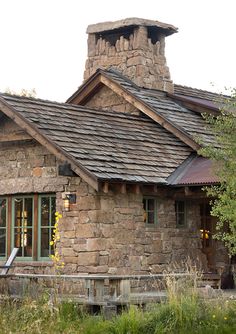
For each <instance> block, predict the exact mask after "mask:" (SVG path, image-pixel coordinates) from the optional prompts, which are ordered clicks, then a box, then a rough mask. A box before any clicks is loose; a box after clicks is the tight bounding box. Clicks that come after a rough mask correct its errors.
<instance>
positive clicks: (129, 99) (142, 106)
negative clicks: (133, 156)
mask: <svg viewBox="0 0 236 334" xmlns="http://www.w3.org/2000/svg"><path fill="white" fill-rule="evenodd" d="M101 81H102V83H104V85H106V86H107V87H109V88H110V89H112V90H113V91H114V92H115V93H116V94H118V95H119V96H121V97H123V98H124V99H125V100H126V101H127V102H129V103H130V104H132V105H134V106H135V107H136V108H137V109H139V110H141V111H142V112H143V113H144V114H145V115H147V116H149V117H150V118H151V119H153V120H154V121H155V122H157V123H158V124H160V125H161V126H162V127H163V128H165V129H166V130H168V131H170V132H171V133H172V134H174V135H175V136H176V137H177V138H179V139H180V140H182V141H183V142H184V143H185V144H186V145H188V146H190V147H191V148H192V149H194V150H195V151H198V150H199V149H200V145H199V144H197V143H196V142H195V141H194V140H193V139H192V138H191V137H190V136H189V135H188V134H187V133H185V132H184V131H183V130H181V129H180V128H178V127H176V126H175V125H174V124H172V123H171V122H169V121H168V120H166V119H165V118H164V117H163V116H161V115H160V114H157V113H156V112H155V111H154V110H152V108H151V107H150V106H149V105H147V104H146V103H144V102H143V101H141V100H140V99H138V98H137V97H135V96H134V95H133V94H131V93H128V92H127V91H126V90H125V89H124V88H122V87H121V86H120V85H119V84H117V83H116V82H114V81H112V80H111V79H110V78H107V77H105V76H104V75H103V76H101Z"/></svg>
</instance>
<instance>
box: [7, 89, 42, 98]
mask: <svg viewBox="0 0 236 334" xmlns="http://www.w3.org/2000/svg"><path fill="white" fill-rule="evenodd" d="M5 93H7V94H10V95H19V96H24V97H33V98H35V97H36V95H37V93H36V90H35V88H33V89H25V88H22V89H21V90H20V92H15V91H14V90H12V89H10V88H7V89H6V91H5Z"/></svg>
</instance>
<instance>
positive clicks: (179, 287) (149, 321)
mask: <svg viewBox="0 0 236 334" xmlns="http://www.w3.org/2000/svg"><path fill="white" fill-rule="evenodd" d="M166 282H167V292H168V297H167V300H166V301H165V302H162V303H159V304H152V305H148V307H147V309H146V310H143V309H142V308H139V307H137V306H130V307H129V309H128V310H126V311H123V312H122V313H121V314H120V315H118V316H114V317H113V318H112V319H111V320H105V319H104V317H103V315H102V313H101V314H100V315H99V316H98V315H96V316H91V315H90V314H88V312H86V310H85V309H84V308H82V307H79V306H78V305H77V304H75V303H73V302H61V303H60V302H55V303H54V304H52V303H51V301H50V299H49V298H48V297H47V296H43V297H41V298H39V299H38V300H37V301H36V300H32V299H30V298H25V299H24V300H22V301H20V302H19V301H16V300H10V299H5V300H2V301H1V303H0V333H1V334H5V333H7V334H9V333H19V334H21V333H22V334H23V333H24V334H27V333H31V334H36V333H46V334H47V333H48V334H54V333H63V334H64V333H68V334H74V333H78V334H142V333H144V334H164V333H166V334H167V333H168V334H172V333H173V334H178V333H179V334H185V333H186V334H187V333H188V334H192V333H193V334H204V333H209V334H210V333H217V334H218V333H219V334H231V333H236V301H233V300H226V299H224V298H222V297H220V298H218V299H217V298H215V299H207V298H203V297H202V296H200V295H199V293H198V289H197V285H196V282H197V278H196V277H195V276H194V275H190V278H189V279H186V278H185V279H182V278H181V279H175V278H173V276H171V275H169V276H168V275H167V277H166Z"/></svg>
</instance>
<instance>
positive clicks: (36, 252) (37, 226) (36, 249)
mask: <svg viewBox="0 0 236 334" xmlns="http://www.w3.org/2000/svg"><path fill="white" fill-rule="evenodd" d="M43 197H49V198H50V205H49V208H50V213H51V215H52V211H51V210H53V207H52V198H55V208H54V210H55V211H56V193H40V194H36V193H35V194H32V193H29V194H12V195H6V196H4V195H3V196H0V199H5V200H6V226H5V227H4V228H0V229H5V231H6V233H5V235H6V243H5V256H0V261H1V260H5V259H6V258H7V257H9V255H10V253H11V250H12V248H13V247H14V244H15V230H16V226H15V210H16V207H15V205H14V203H15V202H14V199H16V198H32V227H31V228H32V256H25V257H23V256H17V261H22V262H24V261H50V260H51V259H50V257H49V256H48V257H41V238H42V236H41V221H40V215H41V201H42V198H43ZM53 227H54V223H53V219H52V216H51V222H50V230H53ZM20 228H22V227H20ZM49 242H50V241H49Z"/></svg>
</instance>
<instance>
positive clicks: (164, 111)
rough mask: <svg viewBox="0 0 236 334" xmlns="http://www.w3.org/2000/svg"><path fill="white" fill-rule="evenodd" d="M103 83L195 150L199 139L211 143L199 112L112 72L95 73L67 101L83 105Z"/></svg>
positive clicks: (111, 70)
mask: <svg viewBox="0 0 236 334" xmlns="http://www.w3.org/2000/svg"><path fill="white" fill-rule="evenodd" d="M102 84H104V85H106V86H108V87H110V88H111V89H112V90H113V91H114V92H115V93H117V94H118V95H119V96H122V97H123V98H124V99H125V100H126V101H128V102H129V103H131V104H133V105H134V106H135V107H137V108H138V109H139V110H141V111H142V112H143V113H144V114H146V115H147V116H149V117H150V118H152V119H153V120H154V121H155V122H157V123H158V124H160V125H161V126H162V127H164V128H165V129H166V130H168V131H170V132H171V133H173V134H174V135H175V136H176V137H178V138H179V139H180V140H182V141H183V142H184V143H185V144H186V145H188V146H190V147H191V148H192V149H193V150H195V151H197V150H198V149H199V148H200V145H199V143H198V142H199V139H200V140H201V141H202V142H205V143H210V142H212V141H213V136H212V135H211V134H210V133H209V129H207V128H206V123H205V121H204V120H203V118H202V116H201V114H200V113H196V112H195V111H192V110H190V109H189V108H186V107H184V106H183V105H181V104H180V103H177V102H176V101H175V100H174V99H173V98H172V95H173V94H167V93H166V92H163V91H158V90H154V89H146V88H141V87H139V86H137V85H135V84H134V83H133V82H132V81H131V80H129V79H127V78H126V77H124V76H123V75H122V74H120V73H119V72H118V71H116V70H114V69H108V70H101V69H99V70H97V71H96V73H95V74H94V75H93V76H91V77H90V79H89V80H88V81H86V82H85V83H84V84H83V85H82V86H80V88H79V89H78V90H77V91H76V92H75V93H74V94H73V95H72V96H71V97H70V98H69V99H68V100H67V102H68V103H78V104H84V103H86V101H87V99H88V98H89V97H90V96H91V95H92V94H93V93H96V91H97V90H98V89H99V88H100V87H101V85H102Z"/></svg>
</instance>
